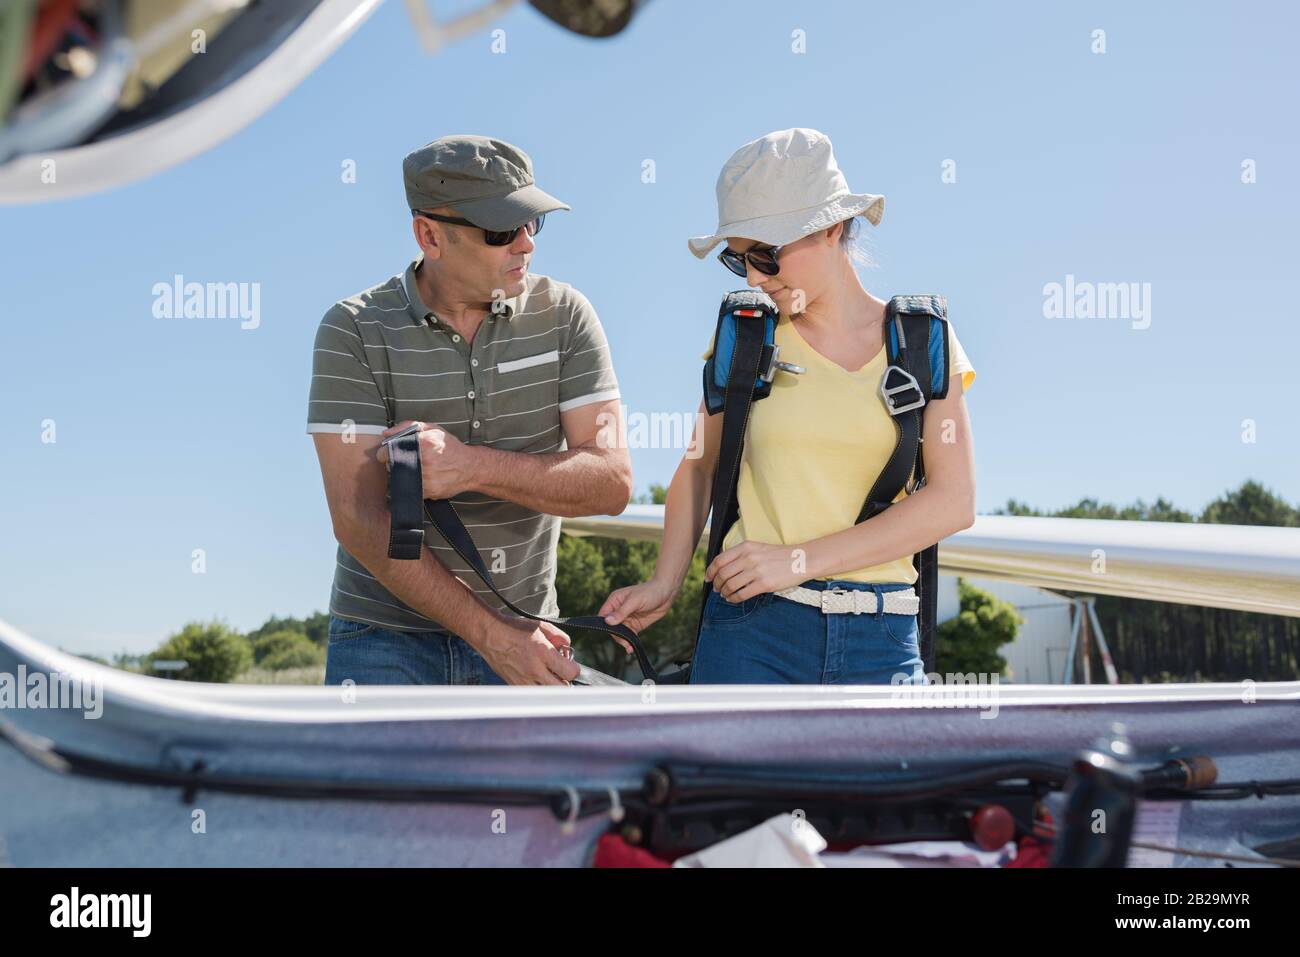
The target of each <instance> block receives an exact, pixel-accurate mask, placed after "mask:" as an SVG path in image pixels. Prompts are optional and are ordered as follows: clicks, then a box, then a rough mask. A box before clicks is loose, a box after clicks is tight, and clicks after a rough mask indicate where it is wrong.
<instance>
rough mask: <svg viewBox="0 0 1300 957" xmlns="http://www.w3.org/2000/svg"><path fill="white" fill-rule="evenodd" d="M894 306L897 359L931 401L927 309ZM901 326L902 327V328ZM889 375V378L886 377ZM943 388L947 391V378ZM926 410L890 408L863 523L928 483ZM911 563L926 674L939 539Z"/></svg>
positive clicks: (930, 665)
mask: <svg viewBox="0 0 1300 957" xmlns="http://www.w3.org/2000/svg"><path fill="white" fill-rule="evenodd" d="M896 307H897V301H896V300H890V303H889V308H888V310H887V311H886V314H885V322H886V324H887V326H888V324H889V323H895V324H896V325H895V333H896V335H897V336H898V355H897V357H896V359H895V362H894V364H896V365H897V366H898V367H900V368H902V369H904V370H906V371H907V373H908V374H909V375H911V376H912V378H913V379H915V380H916V382H917V384H918V385H920V387H921V394H922V395H923V396H924V398H925V400H926V402H927V403H928V402H929V401H930V399H931V398H932V397H933V396H932V394H931V392H932V382H931V375H930V334H931V328H930V325H931V324H930V318H931V317H930V314H929V313H928V312H920V313H911V312H908V313H904V314H902V315H899V314H898V312H897V308H896ZM900 326H901V328H899V327H900ZM885 334H886V337H888V335H889V330H888V328H886V330H885ZM886 342H888V338H886ZM945 345H946V344H945ZM945 351H946V349H945ZM946 371H947V370H946V369H945V372H946ZM885 375H886V377H888V376H890V375H891V373H890V371H888V370H887V371H886V373H885ZM894 375H895V376H896V378H897V379H899V380H902V379H903V377H902V376H897V374H896V373H895V374H894ZM886 381H889V380H888V378H887V379H886ZM944 391H945V392H946V391H947V386H946V384H945V386H944ZM895 398H898V399H903V400H905V399H906V398H907V394H906V393H900V394H898V395H897V396H895ZM899 404H900V405H904V404H906V402H905V401H904V402H900V403H899ZM923 411H924V406H921V407H919V408H915V409H908V410H907V411H904V412H898V413H894V412H893V410H892V409H891V410H890V414H891V415H892V416H893V419H894V424H895V425H896V426H897V427H898V439H897V442H896V443H895V445H894V451H893V452H892V453H891V454H890V456H889V461H888V462H886V463H885V467H884V469H882V470H881V473H880V475H879V476H878V477H877V478H876V481H875V483H874V484H873V485H872V486H871V491H870V493H868V495H867V500H866V502H865V503H863V506H862V511H861V512H860V513H859V514H858V523H859V524H861V523H862V522H865V521H866V520H867V519H869V518H871V517H872V516H875V515H879V514H880V513H881V512H883V511H884V510H885V509H887V508H888V507H889V506H890V505H891V504H892V503H893V501H894V499H895V498H896V497H897V496H898V493H899V492H900V491H902V490H903V489H904V488H906V487H907V484H908V480H909V479H912V480H913V485H912V488H911V490H910V491H913V492H914V491H916V490H917V489H918V488H920V487H921V486H922V485H924V484H925V456H924V455H923V454H922V451H921V427H922V421H923ZM909 494H910V492H909ZM912 567H913V568H915V569H916V586H915V587H916V593H917V596H918V597H919V598H920V610H919V611H918V613H917V618H916V631H917V638H918V643H919V645H920V651H921V660H922V661H923V662H924V666H925V670H926V673H927V674H928V673H930V672H932V671H934V667H935V647H934V645H935V626H936V622H935V619H936V618H937V617H938V595H939V545H938V543H937V542H936V543H935V544H933V545H930V546H928V547H926V548H923V549H922V550H921V551H919V552H917V553H916V554H915V555H913V556H912Z"/></svg>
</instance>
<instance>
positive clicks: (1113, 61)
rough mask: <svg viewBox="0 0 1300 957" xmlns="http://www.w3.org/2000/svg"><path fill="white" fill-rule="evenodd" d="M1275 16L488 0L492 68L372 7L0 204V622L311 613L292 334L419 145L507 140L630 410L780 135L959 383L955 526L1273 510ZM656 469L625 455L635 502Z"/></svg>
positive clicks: (1172, 10) (700, 316)
mask: <svg viewBox="0 0 1300 957" xmlns="http://www.w3.org/2000/svg"><path fill="white" fill-rule="evenodd" d="M444 6H445V5H443V4H440V5H439V8H440V9H441V8H442V7H444ZM1297 20H1300V17H1297V14H1296V13H1295V11H1294V8H1285V9H1283V5H1281V4H1269V5H1264V4H1260V5H1254V4H1249V3H1244V4H1243V3H1237V4H1232V5H1227V4H1218V5H1210V4H1184V3H1177V4H1175V3H1146V4H1140V5H1138V4H1121V3H1090V4H1087V5H1083V4H1072V5H1067V4H1032V3H1023V4H1020V3H1018V4H1001V5H995V6H994V5H990V6H989V7H985V6H983V5H980V6H978V7H976V5H968V4H958V3H955V2H953V3H908V4H866V3H844V4H810V5H807V6H802V5H801V6H800V7H798V8H796V7H795V6H794V5H791V4H787V3H778V2H761V3H760V2H744V3H741V2H739V0H731V2H724V3H709V4H688V3H684V2H671V0H656V2H652V3H651V4H650V5H649V6H648V7H647V8H646V9H645V10H644V11H643V13H642V15H641V16H640V17H639V18H638V19H637V20H636V21H635V22H634V23H633V25H632V27H631V28H630V29H629V31H628V32H627V33H626V34H625V35H624V36H623V37H620V38H618V39H615V40H614V41H612V42H606V43H603V44H602V43H595V42H591V41H584V40H581V39H579V38H576V37H571V36H569V35H567V34H565V33H563V32H561V31H560V30H559V29H557V28H555V27H553V26H552V25H550V24H549V23H547V22H545V21H544V20H542V19H541V18H540V17H539V16H538V15H537V14H535V13H534V12H533V11H532V10H531V9H529V8H527V7H517V8H516V9H514V10H513V11H512V12H511V13H510V14H508V15H507V16H506V17H505V18H504V19H503V20H502V21H501V22H500V24H499V26H501V27H502V28H503V29H504V30H505V31H506V34H505V36H506V52H505V53H504V54H493V53H492V52H491V51H490V46H489V44H490V37H489V36H488V35H487V34H483V35H480V36H476V37H474V38H471V39H469V40H467V41H464V42H462V43H460V44H459V45H456V46H453V47H452V48H450V49H448V50H446V51H445V52H444V53H443V54H441V55H439V56H437V57H434V58H430V57H427V56H425V55H424V54H423V53H421V52H420V50H419V48H418V45H417V42H416V39H415V37H414V35H413V33H412V31H411V29H410V27H409V24H408V21H407V19H406V14H405V11H404V9H403V7H402V5H401V4H400V3H397V2H396V0H389V2H388V3H387V4H385V5H384V6H383V7H381V8H380V10H379V11H378V12H377V13H376V14H375V15H374V16H373V17H372V18H371V19H370V20H369V21H368V22H367V23H365V24H364V25H363V26H362V27H361V29H360V30H359V31H358V32H357V33H356V34H355V35H354V36H353V37H352V38H351V39H350V40H349V41H348V42H347V43H346V44H345V45H344V46H343V47H342V48H341V49H340V50H339V51H338V52H337V53H336V54H334V56H333V57H332V58H331V59H329V60H328V61H326V63H325V64H324V65H323V66H322V67H321V68H320V69H319V70H318V71H317V72H316V73H315V74H313V75H312V76H311V77H309V78H308V79H307V80H306V82H304V83H303V84H302V85H301V87H299V88H298V89H297V90H296V91H295V92H293V93H292V94H290V95H289V96H288V97H287V98H286V99H285V100H283V101H282V102H281V103H279V104H278V105H277V106H275V107H274V108H273V109H272V110H270V111H269V112H268V113H267V114H265V115H264V116H262V117H261V118H260V119H258V120H257V121H256V122H254V123H253V124H251V125H250V126H249V127H248V128H246V129H245V130H243V131H242V132H240V133H239V134H237V135H236V136H234V137H233V138H231V139H230V140H228V141H227V142H225V143H224V144H222V145H221V146H219V147H218V148H216V149H214V150H212V151H210V152H208V153H206V154H204V155H203V156H200V157H198V158H197V159H194V160H192V161H190V162H188V163H186V164H183V165H182V166H179V167H176V168H174V169H172V170H170V171H168V172H166V173H163V174H161V175H159V176H157V177H154V178H152V179H150V180H147V181H144V182H139V183H136V184H133V185H130V186H128V187H124V188H121V189H118V190H114V191H112V192H109V193H105V194H101V195H97V196H92V197H86V198H81V199H76V200H70V201H64V202H59V203H54V204H46V205H41V206H32V207H18V208H13V207H9V208H3V209H0V223H2V224H3V226H2V227H0V241H2V242H3V253H4V254H3V256H0V288H2V289H3V291H4V297H3V303H4V305H3V307H2V309H3V316H2V318H0V353H2V354H3V355H4V357H5V359H6V361H5V364H4V367H5V375H4V380H3V383H2V384H0V390H2V391H3V402H2V403H0V447H2V448H3V450H4V451H3V466H2V467H0V483H3V485H2V486H0V487H2V489H3V495H0V543H2V546H0V618H3V619H4V620H6V621H9V622H11V623H12V624H15V625H17V626H18V627H20V628H22V629H24V630H25V631H27V632H28V633H29V634H32V635H34V636H36V637H39V638H41V639H43V640H46V641H49V642H51V643H53V644H59V645H63V646H65V647H69V648H73V649H75V650H86V651H95V652H98V653H101V654H105V653H110V652H113V651H117V650H121V649H129V650H132V651H143V650H147V649H148V648H151V647H153V646H154V645H155V644H156V643H157V642H158V641H160V640H161V639H162V638H163V637H165V636H166V634H168V633H169V632H170V631H172V630H174V629H175V628H178V627H179V626H180V625H181V624H182V623H184V622H185V621H187V620H190V619H195V618H200V619H202V618H209V617H212V616H214V615H215V616H221V617H224V618H225V619H226V620H227V621H229V622H230V623H231V624H232V625H234V626H235V627H239V628H245V629H247V628H251V627H255V626H256V625H258V624H260V623H261V621H263V620H264V619H265V618H266V617H267V616H268V615H270V614H273V613H277V614H296V615H302V614H307V613H310V612H312V611H315V610H319V609H323V608H325V606H326V602H327V600H328V594H329V585H330V577H331V573H332V568H333V562H334V543H333V538H332V535H331V532H330V526H329V521H328V515H327V511H326V508H325V501H324V495H323V492H322V489H321V482H320V475H319V470H318V468H317V464H316V461H315V456H314V454H313V451H312V445H311V440H310V439H309V437H308V436H307V435H306V434H305V430H304V426H305V420H306V416H305V404H306V398H307V387H308V378H309V375H310V367H311V348H312V338H313V334H314V331H315V328H316V325H317V323H318V322H319V320H320V317H321V315H322V313H323V312H324V310H325V309H326V308H327V307H328V306H329V305H330V304H331V303H332V302H333V301H335V300H336V299H338V298H340V297H342V296H346V295H349V294H351V293H354V292H357V291H359V290H361V289H364V288H366V287H368V286H370V285H373V284H375V283H377V282H380V281H382V280H383V279H385V278H387V277H388V276H390V275H392V274H393V273H394V272H397V271H399V270H400V269H402V268H403V267H404V265H405V263H406V262H407V261H408V259H409V258H410V257H411V256H412V255H413V254H414V253H415V247H414V245H413V242H412V239H411V235H410V228H409V217H408V215H407V214H406V212H405V208H404V202H403V196H402V185H401V176H400V162H401V158H402V156H403V155H404V154H405V153H406V152H407V151H408V150H410V149H412V148H413V147H416V146H419V145H421V144H423V143H425V142H427V141H428V140H431V139H433V138H435V137H437V136H441V135H445V134H448V133H461V132H473V133H483V134H489V135H494V136H498V137H501V138H503V139H506V140H509V141H511V142H513V143H516V144H518V145H519V146H521V147H523V148H524V149H525V150H527V151H528V152H529V153H530V154H531V155H532V157H533V160H534V163H535V165H536V170H537V177H538V182H539V184H540V185H541V186H542V187H543V188H544V189H546V190H548V191H549V192H551V193H553V194H555V195H557V196H559V197H561V198H562V199H564V200H566V201H567V202H568V203H570V205H572V207H573V211H572V212H571V213H563V212H560V213H555V214H553V215H552V216H551V217H550V218H549V219H548V220H547V227H546V231H545V232H544V233H543V234H542V235H541V236H540V237H539V242H538V249H537V253H536V257H535V259H534V269H535V271H538V272H542V273H547V274H550V275H554V276H556V277H558V278H561V279H564V280H566V281H568V282H571V283H573V284H574V285H576V286H577V287H578V288H579V289H581V290H583V291H584V292H585V293H586V295H587V296H588V297H589V298H590V299H591V301H592V302H593V304H594V305H595V307H596V309H597V311H598V312H599V314H600V316H601V319H602V322H603V323H604V326H605V329H606V332H607V334H608V336H609V339H610V343H611V347H612V349H613V355H614V360H615V363H616V365H617V369H618V374H619V378H620V384H621V387H622V390H623V394H624V399H625V401H626V402H627V404H628V406H629V410H630V411H632V412H637V411H641V412H645V413H648V412H652V411H659V412H666V411H689V410H693V409H694V408H695V406H696V404H697V403H698V400H699V361H698V355H699V353H700V351H701V349H702V348H703V344H704V343H705V342H706V341H707V338H708V336H709V335H710V334H711V331H712V323H713V320H714V316H715V313H716V309H717V302H718V299H719V296H720V295H721V294H722V293H723V292H725V291H726V290H727V289H729V288H732V287H733V286H735V285H737V284H738V283H736V282H735V281H734V277H731V278H729V276H728V274H727V273H726V272H725V271H724V270H723V269H722V267H721V266H720V265H719V264H718V263H717V262H716V261H713V260H705V261H703V262H700V261H697V260H696V259H695V258H694V257H693V256H691V255H690V254H689V253H688V251H687V249H686V242H685V241H686V238H687V237H688V236H691V235H696V234H701V233H706V232H711V231H712V229H713V226H714V224H715V222H716V211H715V205H714V194H713V186H714V180H715V178H716V176H717V172H718V169H719V168H720V167H721V165H722V163H723V162H724V161H725V160H726V159H727V157H728V156H729V155H730V154H731V153H732V151H733V150H735V149H736V148H737V147H739V146H740V145H741V144H743V143H745V142H747V141H749V140H752V139H754V138H756V137H758V136H761V135H762V134H764V133H766V132H768V131H770V130H775V129H782V128H786V127H791V126H809V127H814V128H817V129H820V130H822V131H823V132H825V133H827V134H828V135H829V136H830V137H831V139H832V141H833V142H834V145H835V152H836V156H837V158H838V160H839V163H840V166H841V168H842V169H843V170H844V172H845V175H846V177H847V179H848V182H849V185H850V187H851V188H852V189H853V190H855V191H857V192H877V193H883V194H885V196H886V198H887V203H886V209H885V215H884V219H883V221H882V223H881V225H880V226H879V227H878V228H876V229H874V230H869V232H870V246H869V249H870V251H871V252H872V254H873V255H874V256H875V258H876V259H877V261H878V262H879V264H880V265H879V267H878V268H875V269H868V270H864V271H863V274H862V275H863V280H864V283H865V285H866V286H867V288H868V289H870V290H871V291H872V292H874V293H875V294H877V295H879V296H881V297H883V298H887V297H888V296H889V295H893V294H897V293H903V292H939V293H943V294H945V295H946V296H947V297H948V299H949V308H950V315H951V318H952V321H953V325H954V328H955V330H956V331H957V334H958V335H959V336H960V338H961V341H962V343H963V345H964V346H965V348H966V350H967V352H968V354H969V355H970V357H971V359H972V361H973V363H974V365H975V368H976V370H977V372H978V380H977V381H976V383H975V384H974V386H973V387H972V390H971V392H970V393H969V396H968V400H969V406H970V410H971V417H972V421H973V425H974V431H975V438H976V459H977V466H978V506H979V510H980V511H990V510H992V509H994V508H997V507H999V506H1001V505H1003V504H1004V503H1005V502H1006V500H1007V499H1008V498H1009V497H1015V498H1017V499H1019V500H1022V501H1026V502H1029V503H1031V504H1034V505H1038V506H1043V507H1053V506H1060V505H1065V504H1068V503H1071V502H1073V501H1076V500H1077V499H1078V498H1080V497H1081V496H1094V497H1097V498H1100V499H1103V500H1109V501H1114V502H1117V503H1123V502H1129V501H1132V500H1134V499H1136V498H1139V497H1142V498H1145V499H1147V500H1152V499H1154V498H1155V497H1156V496H1159V495H1164V496H1165V497H1166V498H1169V499H1171V500H1173V501H1174V502H1176V503H1177V504H1179V505H1181V506H1182V507H1185V508H1189V509H1193V510H1195V509H1199V508H1200V507H1202V506H1203V505H1204V504H1205V503H1206V502H1207V501H1209V500H1210V499H1212V498H1214V497H1215V496H1217V495H1218V494H1220V493H1221V492H1223V491H1224V490H1226V489H1229V488H1232V487H1235V486H1237V485H1238V484H1240V483H1241V482H1242V481H1243V480H1244V479H1246V478H1251V477H1253V478H1257V479H1259V480H1260V481H1263V482H1264V483H1265V484H1266V485H1268V486H1270V487H1272V488H1273V489H1274V490H1275V491H1276V492H1278V493H1280V494H1281V495H1283V496H1285V497H1286V498H1288V499H1289V500H1291V501H1293V502H1294V501H1296V500H1300V469H1298V468H1297V467H1296V464H1297V457H1298V456H1297V451H1296V450H1297V448H1300V424H1297V420H1296V416H1295V413H1294V408H1295V403H1294V399H1293V398H1292V396H1293V394H1294V391H1295V386H1294V384H1293V382H1294V369H1295V367H1296V363H1297V358H1296V357H1297V352H1298V350H1297V346H1300V336H1298V335H1297V333H1296V330H1295V320H1296V313H1297V306H1296V302H1297V295H1296V294H1297V292H1298V291H1300V289H1298V285H1300V284H1298V283H1297V280H1296V278H1295V277H1296V274H1297V273H1296V267H1295V256H1296V251H1297V243H1296V241H1295V239H1294V233H1295V229H1296V223H1297V220H1298V218H1300V216H1298V214H1300V186H1298V185H1297V178H1296V177H1297V172H1296V171H1297V170H1298V169H1300V162H1298V160H1300V137H1297V132H1296V120H1295V109H1294V97H1295V91H1296V89H1297V83H1296V80H1297V76H1296V68H1295V66H1294V59H1293V54H1294V50H1293V49H1292V46H1293V44H1292V41H1293V38H1294V36H1295V34H1296V28H1297V26H1300V23H1298V22H1297ZM796 29H799V30H803V31H804V33H805V35H806V50H807V52H806V53H803V54H796V53H794V52H792V50H791V43H792V41H791V33H792V31H794V30H796ZM1095 29H1103V30H1105V32H1106V52H1105V53H1104V54H1097V53H1093V52H1092V51H1091V47H1092V44H1093V40H1092V32H1093V31H1094V30H1095ZM348 159H351V160H355V162H356V169H357V182H356V183H354V184H344V183H343V182H342V181H341V179H342V178H341V176H340V170H341V165H342V163H343V162H344V161H345V160H348ZM647 159H650V160H653V161H654V164H655V182H654V183H644V182H642V169H643V162H644V161H645V160H647ZM1245 159H1253V160H1254V161H1255V162H1256V164H1257V167H1256V168H1257V182H1255V183H1253V184H1249V185H1247V184H1243V183H1242V182H1241V164H1242V161H1243V160H1245ZM945 160H953V161H955V163H956V172H957V177H956V182H955V183H944V182H943V181H942V179H941V172H942V164H943V163H944V161H945ZM177 273H180V274H182V275H184V276H185V277H186V279H187V280H196V281H203V282H209V281H211V282H256V283H259V284H260V287H261V321H260V325H259V326H258V328H256V329H240V328H239V324H238V322H236V321H231V320H212V319H209V320H197V321H188V322H187V321H184V320H160V319H156V318H154V316H153V314H152V304H153V296H152V292H151V290H152V287H153V285H154V284H155V283H157V282H169V281H171V277H172V276H173V275H175V274H177ZM1067 275H1072V276H1074V277H1075V281H1076V282H1083V281H1088V282H1098V283H1101V282H1136V283H1150V289H1151V300H1150V304H1151V321H1150V325H1149V326H1148V327H1147V328H1143V329H1137V328H1133V325H1134V323H1133V322H1131V321H1129V320H1127V319H1116V318H1110V319H1049V318H1045V317H1044V310H1043V300H1044V294H1043V288H1044V286H1045V285H1046V284H1048V283H1052V282H1059V283H1064V282H1065V281H1066V276H1067ZM1288 399H1290V400H1291V401H1288ZM46 419H53V420H54V421H55V422H56V424H57V430H58V431H57V442H55V443H54V444H46V443H42V442H41V428H42V426H41V423H42V422H43V420H46ZM1244 419H1252V420H1254V422H1255V427H1256V430H1257V434H1256V441H1254V442H1253V443H1248V442H1243V441H1242V421H1243V420H1244ZM679 457H680V450H673V449H638V450H635V451H634V452H633V464H634V467H635V471H636V482H637V488H638V491H644V490H645V489H646V488H647V487H648V486H649V484H650V483H651V482H664V483H666V482H667V481H668V480H669V478H670V477H671V475H672V472H673V469H674V468H675V466H676V463H677V460H678V458H679ZM196 548H202V549H204V550H205V552H206V556H207V571H206V574H203V575H195V574H192V573H191V553H192V551H193V550H194V549H196Z"/></svg>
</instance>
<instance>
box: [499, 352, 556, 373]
mask: <svg viewBox="0 0 1300 957" xmlns="http://www.w3.org/2000/svg"><path fill="white" fill-rule="evenodd" d="M559 361H560V351H559V350H558V349H552V350H551V351H550V352H539V353H537V354H536V355H531V356H520V357H519V358H518V359H506V360H505V361H502V362H498V363H497V374H498V375H501V374H504V373H508V372H518V371H520V370H521V369H532V368H533V367H535V366H543V365H549V364H552V363H558V362H559Z"/></svg>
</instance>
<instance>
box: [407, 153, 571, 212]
mask: <svg viewBox="0 0 1300 957" xmlns="http://www.w3.org/2000/svg"><path fill="white" fill-rule="evenodd" d="M402 176H403V178H404V179H405V180H406V202H407V205H408V206H410V207H411V209H424V210H431V209H434V208H435V207H438V206H450V207H452V208H454V209H456V210H457V211H458V212H459V213H460V214H461V215H462V216H464V217H465V219H468V220H469V221H470V222H472V223H473V224H474V225H475V226H479V227H482V228H483V229H492V230H507V229H514V228H515V227H516V226H522V225H523V224H524V223H526V222H528V221H529V220H531V219H535V218H536V217H538V216H540V215H541V214H542V213H549V212H551V211H552V210H556V209H569V208H570V207H569V205H568V204H567V203H563V202H561V201H560V200H558V199H556V198H555V197H554V196H552V195H551V194H550V193H547V192H545V191H543V190H541V189H538V188H537V185H536V184H535V183H534V182H533V161H532V160H531V159H529V158H528V154H527V153H525V152H524V151H523V150H521V149H519V147H517V146H512V145H511V144H509V143H507V142H505V141H503V140H497V139H492V138H491V137H487V136H468V135H458V136H444V137H442V138H440V139H436V140H434V141H433V142H432V143H429V144H427V145H425V146H421V147H420V148H419V149H418V150H412V151H411V152H410V153H407V154H406V158H405V159H404V160H402Z"/></svg>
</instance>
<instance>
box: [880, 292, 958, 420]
mask: <svg viewBox="0 0 1300 957" xmlns="http://www.w3.org/2000/svg"><path fill="white" fill-rule="evenodd" d="M890 305H891V306H894V307H895V308H897V309H898V311H899V312H903V313H911V314H917V313H921V314H928V315H929V316H930V344H929V345H930V390H929V393H930V395H931V396H938V397H940V398H942V397H943V396H945V395H946V394H947V391H948V369H949V362H948V354H947V353H948V319H947V315H948V303H947V300H946V299H944V297H943V296H895V297H894V298H893V300H891V302H890ZM891 312H892V310H891ZM887 325H888V329H889V339H888V348H889V361H890V362H891V363H893V362H895V361H897V359H898V327H897V325H896V324H895V323H894V322H893V321H890V322H889V323H887ZM927 398H928V396H927Z"/></svg>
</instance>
